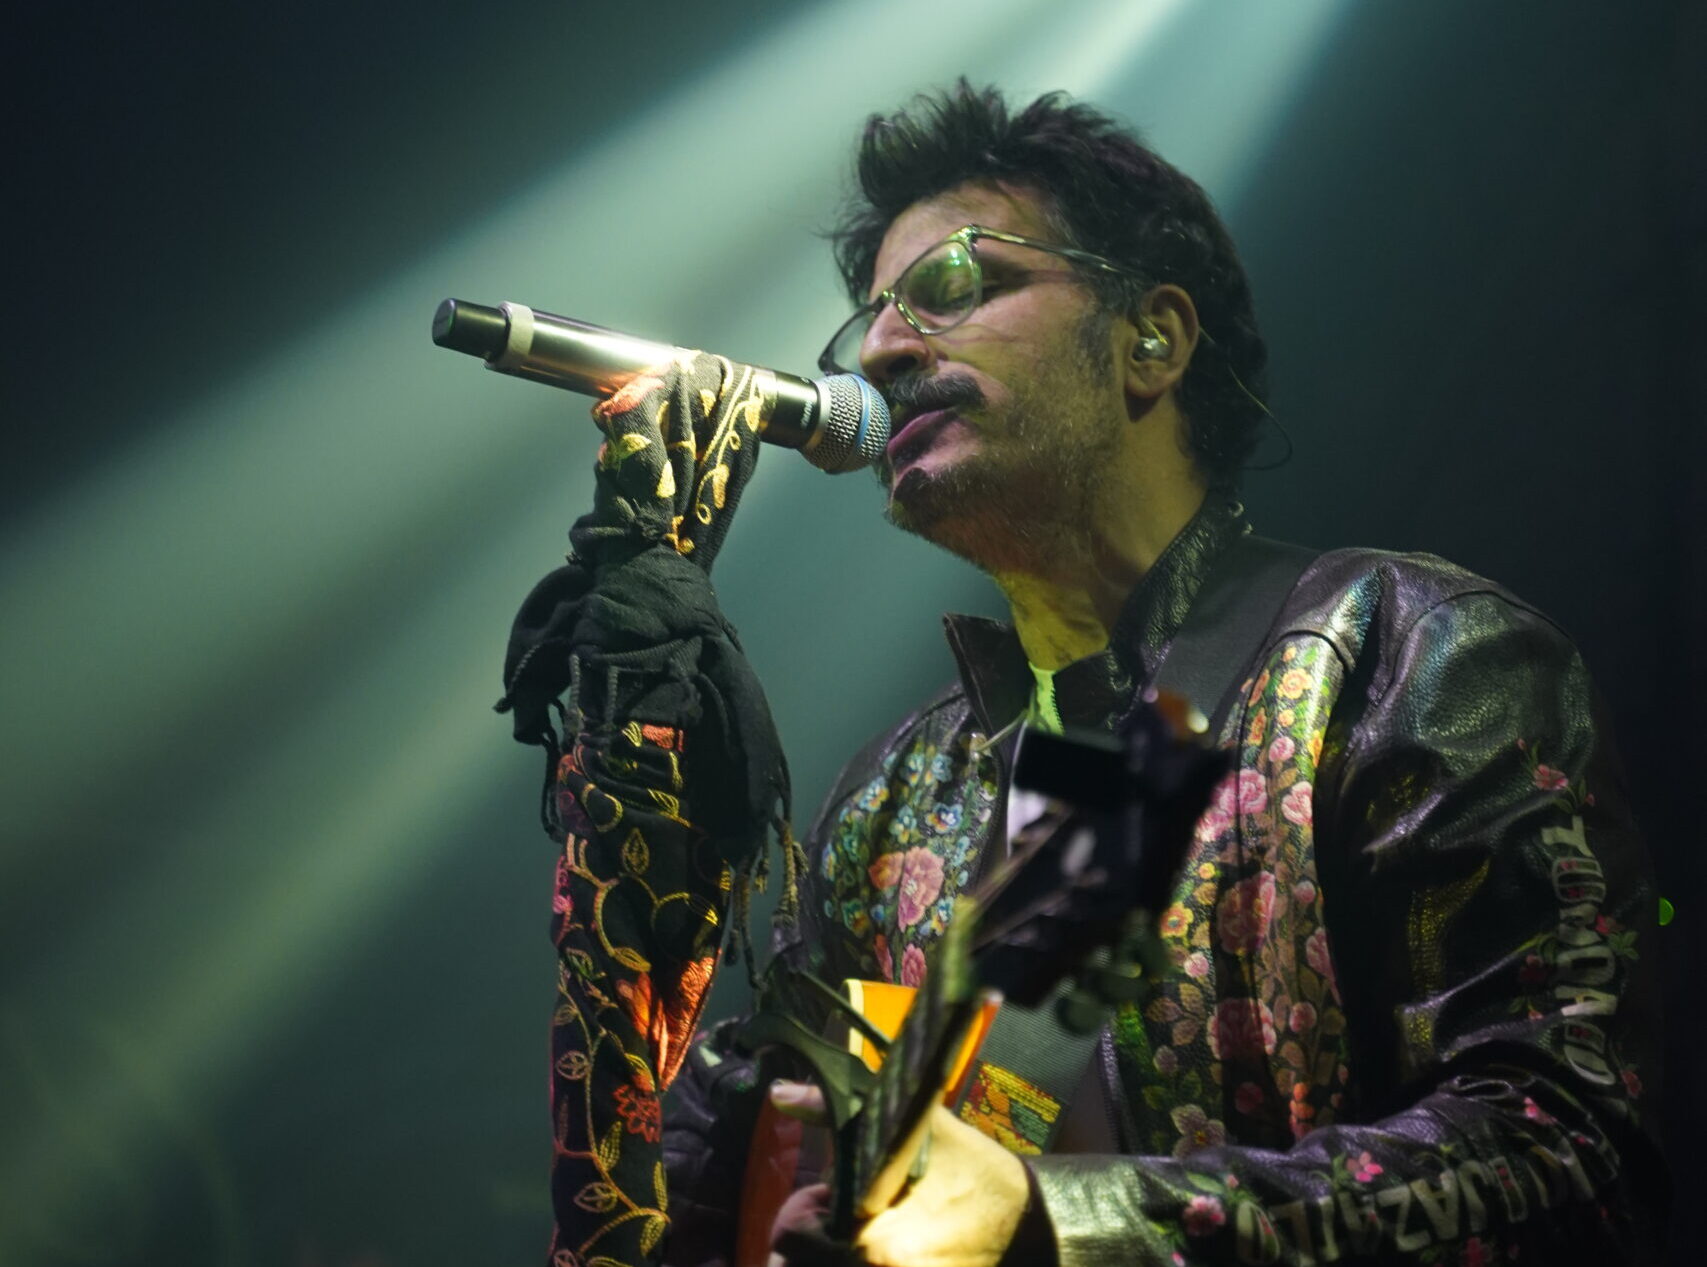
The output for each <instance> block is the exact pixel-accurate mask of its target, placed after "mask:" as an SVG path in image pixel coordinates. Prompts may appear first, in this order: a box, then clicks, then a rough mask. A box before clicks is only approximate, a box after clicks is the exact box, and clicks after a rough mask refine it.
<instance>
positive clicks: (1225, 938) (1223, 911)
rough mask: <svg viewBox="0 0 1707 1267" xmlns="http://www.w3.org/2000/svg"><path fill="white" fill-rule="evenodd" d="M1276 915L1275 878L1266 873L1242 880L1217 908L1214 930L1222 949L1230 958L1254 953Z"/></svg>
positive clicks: (1229, 891)
mask: <svg viewBox="0 0 1707 1267" xmlns="http://www.w3.org/2000/svg"><path fill="white" fill-rule="evenodd" d="M1273 914H1274V877H1273V876H1272V875H1270V874H1268V873H1267V872H1266V871H1265V872H1264V873H1263V874H1261V875H1254V876H1252V877H1251V878H1250V879H1248V880H1240V881H1239V882H1238V883H1237V884H1235V885H1234V886H1233V887H1232V888H1230V889H1228V890H1227V891H1226V892H1225V893H1223V894H1222V895H1221V901H1220V903H1219V904H1218V905H1217V906H1216V908H1215V927H1216V928H1217V929H1219V930H1220V933H1221V949H1223V950H1225V951H1227V952H1229V953H1230V954H1239V953H1241V952H1243V953H1246V954H1250V953H1254V952H1255V950H1256V948H1257V947H1258V946H1260V945H1261V944H1262V939H1263V937H1264V936H1266V935H1267V933H1268V922H1269V919H1270V918H1271V917H1272V916H1273Z"/></svg>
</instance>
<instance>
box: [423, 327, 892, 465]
mask: <svg viewBox="0 0 1707 1267" xmlns="http://www.w3.org/2000/svg"><path fill="white" fill-rule="evenodd" d="M433 342H434V343H436V344H438V345H439V346H440V347H442V348H450V349H451V350H452V351H456V352H465V353H468V354H469V355H471V356H478V357H480V358H481V359H482V360H484V361H485V362H486V368H488V369H493V370H498V371H499V372H500V373H504V374H512V375H514V376H516V377H517V378H527V379H532V380H533V381H534V382H536V383H545V384H547V385H548V386H551V387H562V388H566V389H568V390H569V391H574V392H580V393H582V394H583V395H588V396H609V395H611V394H612V393H614V392H616V391H617V390H618V389H619V388H621V387H622V385H623V384H624V383H626V382H627V381H628V380H629V379H631V378H633V377H634V376H635V375H636V374H638V373H639V372H640V371H641V370H644V369H647V368H648V367H650V366H653V365H659V364H662V363H663V362H665V361H669V360H672V359H674V358H675V357H677V356H679V355H682V354H683V349H681V348H678V347H672V346H671V345H669V344H667V343H652V342H649V341H648V340H645V339H637V338H635V337H633V336H632V335H627V334H622V333H619V332H618V331H615V330H608V329H606V328H605V327H603V326H596V325H593V324H591V323H590V322H586V321H577V320H575V319H574V318H572V317H560V316H557V315H556V314H555V313H549V312H537V311H535V310H534V309H532V308H529V307H528V306H527V305H525V304H517V303H503V304H500V305H498V307H496V308H491V307H487V306H486V305H484V304H474V303H469V302H468V301H467V300H463V299H447V300H445V301H444V302H443V303H441V304H440V305H439V308H438V311H437V312H436V313H435V314H434V315H433ZM754 368H755V370H756V371H757V373H758V374H760V375H761V376H762V378H761V381H760V391H761V393H762V394H763V396H764V398H765V400H766V402H767V404H768V408H767V409H766V410H765V411H764V413H763V415H762V416H761V418H760V421H759V438H760V439H762V440H765V441H768V442H769V443H771V444H780V445H783V446H784V447H786V448H790V449H800V450H802V451H803V452H804V453H805V454H806V456H807V457H808V458H809V459H811V460H812V461H813V462H814V463H815V464H817V465H819V466H822V467H824V469H826V470H831V471H841V470H854V469H857V468H858V467H861V466H867V465H869V464H870V463H871V462H872V461H874V460H875V459H876V457H877V456H878V455H879V454H881V452H882V449H883V444H884V442H885V441H887V439H888V429H889V428H888V422H889V420H888V415H887V412H886V411H885V410H884V408H883V402H882V398H881V397H878V396H877V394H876V392H875V391H874V390H873V389H872V388H871V387H870V386H869V385H868V384H866V383H865V382H864V380H862V379H857V378H854V376H852V375H838V376H836V377H837V378H838V379H853V381H854V383H857V384H858V390H857V393H855V392H852V391H850V389H848V388H847V387H845V386H844V387H843V388H842V390H841V391H837V390H836V380H835V379H831V380H818V381H816V382H814V381H812V380H809V379H804V378H798V377H796V376H795V375H793V374H784V373H780V372H778V371H776V370H767V369H759V368H758V367H754ZM766 380H768V381H766ZM842 396H854V397H855V406H854V407H855V408H856V409H857V410H858V412H859V414H860V417H859V419H858V421H857V423H856V427H857V435H854V436H851V437H849V439H850V440H851V446H850V445H849V444H848V443H837V442H836V437H835V436H834V435H829V434H828V433H829V432H831V431H833V430H836V429H837V428H836V422H837V418H836V417H834V415H838V414H845V413H847V412H848V410H847V405H846V403H845V402H844V401H842V400H841V399H839V398H840V397H842ZM838 406H840V407H839V408H838ZM826 423H828V424H829V425H826ZM868 433H869V434H868ZM826 440H828V443H826ZM849 447H851V448H852V450H853V452H844V450H845V449H847V448H849ZM819 449H824V450H825V451H824V452H823V453H819V452H817V450H819ZM832 461H834V465H832V464H831V462H832Z"/></svg>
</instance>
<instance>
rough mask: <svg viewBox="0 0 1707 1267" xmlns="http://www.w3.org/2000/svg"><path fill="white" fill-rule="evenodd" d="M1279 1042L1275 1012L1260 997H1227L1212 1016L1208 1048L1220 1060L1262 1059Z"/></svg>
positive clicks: (1217, 1006)
mask: <svg viewBox="0 0 1707 1267" xmlns="http://www.w3.org/2000/svg"><path fill="white" fill-rule="evenodd" d="M1276 1041H1277V1038H1276V1035H1275V1032H1274V1013H1273V1012H1271V1011H1269V1009H1268V1004H1266V1003H1264V1002H1262V1001H1260V1000H1258V999H1225V1000H1223V1001H1222V1002H1220V1003H1218V1004H1216V1007H1215V1014H1214V1015H1213V1016H1211V1017H1210V1018H1209V1050H1210V1051H1211V1052H1212V1053H1213V1054H1214V1056H1215V1058H1216V1059H1217V1060H1261V1059H1262V1058H1263V1056H1264V1055H1266V1054H1267V1053H1269V1052H1271V1051H1273V1050H1274V1047H1275V1043H1276Z"/></svg>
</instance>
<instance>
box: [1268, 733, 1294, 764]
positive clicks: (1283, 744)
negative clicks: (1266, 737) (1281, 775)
mask: <svg viewBox="0 0 1707 1267" xmlns="http://www.w3.org/2000/svg"><path fill="white" fill-rule="evenodd" d="M1297 751H1298V745H1297V744H1295V743H1293V742H1292V736H1291V735H1276V736H1275V737H1274V742H1273V743H1271V744H1269V746H1268V759H1269V761H1270V762H1272V763H1273V764H1274V765H1284V764H1285V763H1286V762H1288V761H1290V760H1292V754H1293V753H1295V752H1297Z"/></svg>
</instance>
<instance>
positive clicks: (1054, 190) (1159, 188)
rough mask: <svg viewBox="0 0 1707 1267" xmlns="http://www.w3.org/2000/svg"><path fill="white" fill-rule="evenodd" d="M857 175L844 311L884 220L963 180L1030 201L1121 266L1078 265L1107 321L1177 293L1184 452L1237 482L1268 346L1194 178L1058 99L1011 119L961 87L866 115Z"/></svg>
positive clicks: (847, 214) (837, 241) (1111, 124)
mask: <svg viewBox="0 0 1707 1267" xmlns="http://www.w3.org/2000/svg"><path fill="white" fill-rule="evenodd" d="M856 173H857V177H858V182H859V191H858V193H857V194H856V195H855V196H854V197H853V198H852V199H850V202H849V205H848V206H847V208H846V209H845V211H844V212H843V215H842V217H841V219H840V221H839V222H838V223H837V225H836V226H835V228H834V229H832V230H831V232H830V234H829V237H830V240H831V242H832V243H833V244H834V249H835V256H836V266H837V267H838V268H839V269H840V271H841V275H842V281H843V283H844V284H845V285H846V286H847V289H848V294H849V296H850V297H851V298H852V299H853V300H854V302H855V303H863V302H864V300H865V296H866V293H867V291H868V290H869V288H870V286H871V280H872V270H873V268H874V267H875V264H876V260H877V252H878V248H879V247H880V246H881V244H882V241H883V235H884V234H885V233H886V232H887V231H888V229H889V226H890V224H891V223H893V222H894V220H895V218H896V217H897V216H899V215H900V214H901V213H902V212H903V211H905V210H906V209H907V208H908V207H910V206H912V205H913V204H914V203H916V202H918V201H920V200H921V199H925V198H931V197H935V196H936V195H938V194H942V193H946V192H947V191H948V190H951V189H953V188H955V187H957V186H959V185H962V184H966V183H968V182H995V181H1001V182H1005V183H1009V184H1013V185H1017V186H1020V187H1022V188H1025V189H1027V190H1029V191H1031V192H1032V193H1033V194H1035V195H1036V196H1037V198H1038V199H1039V202H1040V205H1041V208H1042V211H1043V214H1044V217H1045V219H1046V220H1047V222H1048V224H1049V226H1050V228H1051V229H1052V230H1053V231H1054V232H1056V233H1058V234H1059V235H1060V238H1061V243H1062V245H1064V246H1074V247H1078V248H1079V249H1080V250H1084V251H1091V252H1093V253H1095V254H1097V255H1102V256H1105V257H1107V258H1108V259H1109V260H1111V261H1113V262H1114V263H1116V264H1118V265H1120V266H1121V267H1122V268H1125V269H1128V270H1130V271H1131V274H1132V275H1131V276H1130V277H1116V276H1113V275H1112V274H1109V273H1106V272H1102V271H1100V270H1098V269H1094V268H1088V267H1082V268H1081V269H1080V272H1081V275H1082V277H1083V280H1084V282H1085V284H1086V285H1087V286H1088V287H1089V288H1090V289H1091V290H1092V292H1093V293H1094V294H1095V295H1096V296H1097V297H1098V299H1099V300H1100V302H1101V303H1102V305H1103V307H1104V308H1105V309H1106V310H1108V311H1111V312H1122V313H1132V312H1136V311H1137V309H1138V305H1139V302H1140V301H1141V300H1142V298H1143V296H1144V295H1145V294H1146V293H1147V292H1148V291H1149V290H1151V289H1152V288H1153V287H1155V286H1157V285H1159V284H1161V283H1163V282H1171V283H1173V284H1174V285H1177V286H1179V287H1181V288H1182V289H1183V290H1185V291H1186V293H1187V294H1189V295H1190V296H1191V298H1192V301H1193V303H1195V304H1196V306H1197V312H1198V316H1199V319H1200V320H1201V322H1202V326H1203V329H1204V331H1205V333H1206V335H1207V337H1206V338H1204V339H1203V340H1202V341H1201V342H1200V343H1199V344H1198V347H1197V351H1196V354H1195V355H1194V356H1193V358H1192V364H1191V368H1190V369H1189V370H1188V371H1187V372H1186V376H1185V378H1184V379H1183V380H1181V383H1180V404H1181V407H1182V409H1183V411H1184V413H1185V415H1186V419H1187V425H1188V430H1189V437H1188V444H1189V446H1190V451H1191V456H1192V458H1193V460H1194V461H1195V462H1196V463H1197V466H1198V469H1199V470H1200V471H1202V472H1203V474H1204V476H1205V477H1206V478H1207V479H1208V480H1209V481H1210V483H1211V484H1214V485H1216V486H1219V487H1230V486H1232V485H1234V484H1236V483H1237V481H1238V473H1239V469H1240V467H1241V466H1242V465H1243V464H1244V462H1245V459H1246V458H1247V457H1249V455H1250V452H1251V449H1252V448H1253V447H1254V446H1255V444H1256V438H1257V428H1258V426H1259V424H1260V423H1261V421H1262V418H1263V410H1262V407H1261V406H1260V405H1258V404H1257V403H1256V401H1257V400H1259V399H1261V398H1262V396H1263V395H1264V392H1265V377H1264V369H1265V367H1266V365H1267V363H1268V349H1267V347H1266V345H1265V344H1264V343H1263V339H1262V335H1261V333H1260V332H1259V331H1258V330H1257V322H1256V314H1255V313H1254V311H1253V310H1252V305H1251V288H1250V283H1249V281H1248V280H1247V279H1246V277H1245V270H1244V267H1243V265H1241V264H1240V263H1239V256H1238V252H1237V251H1236V250H1235V249H1234V247H1233V240H1232V238H1231V237H1229V236H1228V234H1227V230H1226V227H1225V226H1224V225H1223V224H1222V223H1221V219H1220V217H1219V216H1217V215H1216V214H1215V208H1214V207H1213V206H1212V205H1211V204H1210V201H1209V196H1208V195H1207V194H1205V193H1204V192H1203V189H1202V187H1201V186H1199V185H1198V184H1197V182H1196V181H1194V180H1192V179H1191V178H1190V177H1188V176H1186V175H1185V174H1184V173H1182V172H1180V171H1179V170H1177V169H1176V168H1174V167H1172V166H1171V165H1169V164H1168V163H1166V162H1164V161H1163V160H1162V159H1161V158H1160V157H1159V156H1158V155H1156V154H1155V153H1153V152H1152V151H1150V150H1149V149H1147V148H1145V146H1144V145H1142V144H1141V143H1140V142H1139V141H1138V140H1137V138H1136V137H1134V136H1133V135H1132V134H1131V132H1129V131H1128V130H1126V129H1125V128H1123V127H1122V126H1121V125H1120V124H1119V123H1117V122H1116V121H1115V120H1113V119H1111V118H1110V117H1109V116H1108V115H1106V114H1103V113H1101V112H1100V111H1098V110H1095V109H1093V108H1092V107H1090V106H1087V105H1084V104H1081V103H1077V102H1073V101H1071V100H1069V98H1068V97H1067V96H1066V94H1064V93H1059V92H1052V93H1049V94H1047V95H1045V96H1042V97H1039V98H1038V99H1037V100H1036V101H1034V102H1032V103H1031V104H1030V105H1029V106H1027V107H1026V108H1025V109H1024V110H1022V111H1021V112H1020V113H1019V114H1017V115H1010V114H1009V112H1008V106H1007V102H1006V101H1005V100H1004V99H1003V97H1002V94H1001V93H1000V91H998V90H997V89H995V88H984V89H975V88H973V87H972V85H971V84H970V83H968V82H967V81H966V80H965V79H964V78H962V79H960V80H959V81H957V82H956V84H955V86H954V87H953V88H952V89H949V90H948V91H946V92H941V93H936V94H926V95H921V96H919V97H917V98H915V99H914V101H913V103H912V105H911V106H910V107H907V108H903V109H901V110H897V111H896V112H895V113H894V114H891V115H879V114H874V115H872V116H871V117H870V118H869V119H867V120H866V124H865V133H864V135H863V137H862V138H861V140H860V144H859V153H858V161H857V167H856ZM1240 382H1242V383H1243V384H1244V387H1243V388H1241V387H1240V385H1239V384H1240ZM1247 388H1248V389H1249V390H1248V392H1247V390H1245V389H1247ZM1253 397H1254V398H1255V399H1253Z"/></svg>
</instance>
